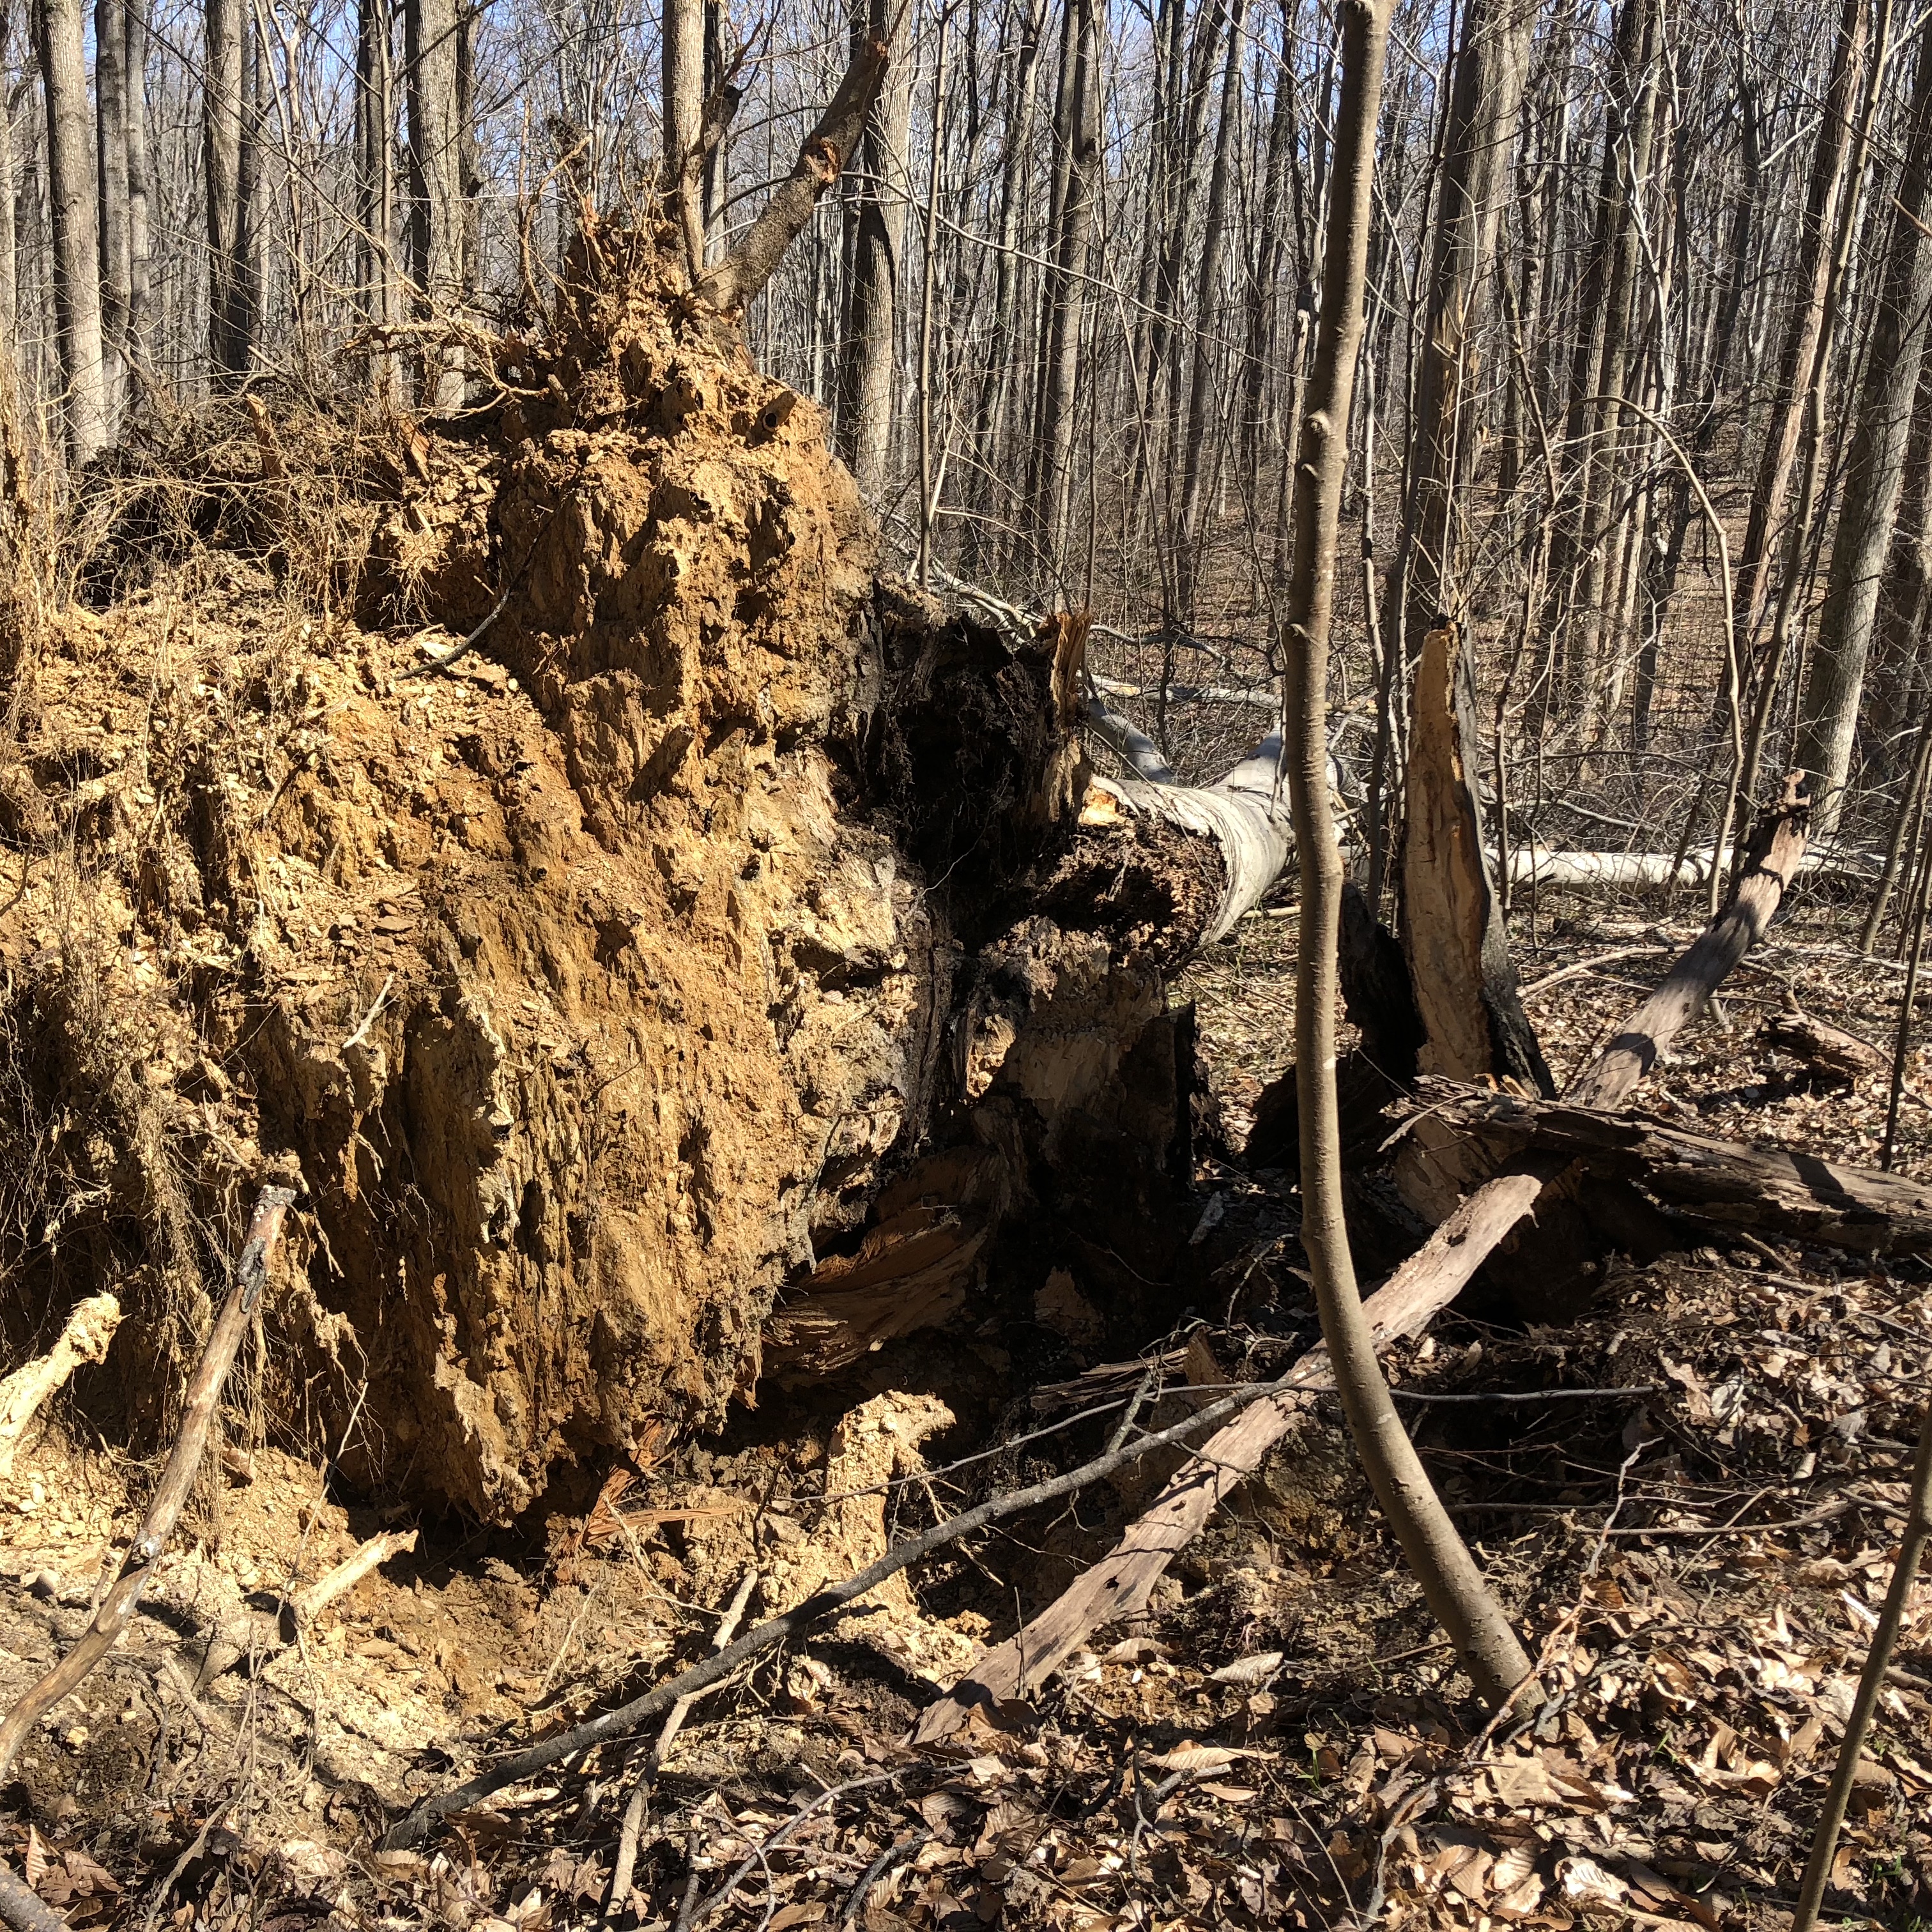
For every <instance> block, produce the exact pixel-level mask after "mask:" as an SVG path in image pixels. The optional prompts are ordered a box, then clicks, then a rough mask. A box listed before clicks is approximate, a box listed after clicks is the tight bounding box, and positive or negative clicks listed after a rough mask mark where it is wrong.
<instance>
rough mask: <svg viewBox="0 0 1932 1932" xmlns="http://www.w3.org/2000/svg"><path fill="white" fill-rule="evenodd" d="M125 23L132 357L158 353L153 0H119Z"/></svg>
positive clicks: (140, 360)
mask: <svg viewBox="0 0 1932 1932" xmlns="http://www.w3.org/2000/svg"><path fill="white" fill-rule="evenodd" d="M118 4H119V6H120V10H121V18H122V20H123V21H124V23H125V26H126V28H127V64H126V86H127V359H128V361H129V362H130V364H131V365H133V366H134V367H136V368H145V366H146V365H147V364H148V362H150V361H151V359H152V358H153V356H154V341H153V337H154V262H153V257H154V166H153V160H152V157H151V154H150V153H149V151H148V8H149V7H150V6H151V4H152V0H118Z"/></svg>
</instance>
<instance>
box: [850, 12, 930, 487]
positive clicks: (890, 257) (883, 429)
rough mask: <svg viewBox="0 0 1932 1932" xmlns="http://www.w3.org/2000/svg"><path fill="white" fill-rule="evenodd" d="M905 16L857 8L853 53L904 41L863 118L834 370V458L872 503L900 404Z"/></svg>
mask: <svg viewBox="0 0 1932 1932" xmlns="http://www.w3.org/2000/svg"><path fill="white" fill-rule="evenodd" d="M905 18H906V16H905V13H904V10H903V9H901V10H898V11H895V10H894V9H893V8H892V6H891V5H890V4H889V0H855V4H854V5H853V8H852V46H853V50H854V52H855V53H856V51H857V50H858V49H859V48H860V47H862V46H864V45H865V44H866V43H868V42H869V41H877V42H880V43H883V42H884V41H885V38H886V34H887V33H888V32H889V31H890V30H891V29H892V27H893V26H898V28H899V29H900V34H901V37H900V39H899V40H898V42H897V43H895V44H894V45H893V46H891V47H890V48H889V50H888V56H887V62H886V73H885V79H884V80H883V83H881V84H880V88H879V91H878V93H877V95H876V96H874V99H873V102H872V109H871V113H869V114H868V115H867V116H866V118H865V133H864V136H862V145H861V146H860V148H859V157H858V166H859V179H857V180H856V181H852V182H850V184H848V185H847V190H846V194H847V201H846V208H845V219H846V223H847V233H848V248H849V254H848V267H847V275H846V303H845V320H844V329H842V331H841V335H842V337H843V340H844V350H843V353H841V356H840V358H839V365H838V453H839V454H840V455H841V456H843V457H844V459H845V462H846V465H847V467H848V468H849V469H850V470H851V472H852V474H853V476H854V477H855V478H856V479H857V481H858V484H859V490H860V491H861V493H862V494H863V495H864V496H865V499H866V501H867V502H872V503H876V502H878V501H879V500H880V498H881V497H883V495H884V494H885V492H886V486H887V484H888V483H889V480H890V478H891V475H892V407H893V403H894V401H895V398H897V396H898V389H899V385H898V339H899V338H898V313H899V277H900V273H901V263H902V261H903V260H904V255H905V236H906V214H907V207H908V205H909V196H908V190H909V187H910V177H909V176H908V175H907V172H906V146H907V141H908V140H909V139H910V135H911V129H912V74H911V71H910V63H909V62H907V61H906V60H904V58H902V57H901V56H902V55H903V53H904V38H903V36H904V32H905Z"/></svg>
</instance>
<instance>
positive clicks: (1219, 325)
mask: <svg viewBox="0 0 1932 1932" xmlns="http://www.w3.org/2000/svg"><path fill="white" fill-rule="evenodd" d="M1246 5H1247V0H1229V8H1228V51H1227V58H1226V62H1225V64H1224V65H1223V68H1222V70H1221V113H1220V119H1219V121H1218V122H1217V124H1216V127H1215V130H1214V163H1213V166H1211V169H1210V170H1209V172H1208V212H1207V215H1206V217H1205V220H1203V222H1202V229H1201V265H1200V276H1201V281H1200V286H1199V288H1198V289H1197V290H1196V292H1195V305H1194V353H1193V357H1192V359H1191V360H1192V365H1193V374H1192V376H1191V377H1190V380H1189V383H1188V394H1187V435H1186V436H1185V437H1184V439H1183V440H1184V443H1185V445H1186V450H1185V454H1184V456H1183V458H1182V459H1181V521H1180V529H1179V530H1178V532H1177V535H1178V543H1177V544H1176V547H1175V577H1176V581H1177V584H1178V589H1177V590H1176V593H1175V609H1176V614H1177V615H1178V616H1179V618H1180V619H1181V622H1182V623H1184V624H1185V625H1187V626H1188V627H1189V628H1190V629H1191V628H1193V624H1194V593H1195V585H1196V580H1197V578H1198V575H1199V569H1200V564H1201V553H1202V548H1203V547H1204V546H1205V543H1206V541H1207V536H1206V532H1205V531H1204V530H1203V529H1202V511H1201V481H1202V477H1203V476H1204V475H1206V473H1207V471H1208V448H1207V446H1208V437H1209V434H1210V432H1211V425H1210V424H1209V422H1208V413H1209V410H1210V407H1211V402H1212V397H1211V393H1210V392H1211V389H1212V388H1213V386H1214V367H1215V363H1216V362H1217V358H1218V353H1219V338H1220V335H1222V333H1223V328H1224V324H1223V320H1222V318H1223V316H1224V315H1225V314H1226V310H1227V305H1226V300H1225V299H1224V297H1223V294H1222V292H1221V260H1222V256H1223V252H1224V251H1225V250H1226V245H1227V233H1228V220H1229V216H1228V197H1229V188H1230V180H1229V177H1230V176H1231V175H1232V172H1233V166H1232V156H1233V148H1234V145H1235V142H1234V135H1235V122H1236V121H1238V119H1239V118H1241V61H1242V58H1243V56H1244V55H1245V54H1246V52H1247V41H1246V40H1244V39H1243V37H1242V35H1241V23H1242V20H1243V17H1244V13H1245V11H1246ZM1220 427H1222V428H1225V425H1221V426H1220Z"/></svg>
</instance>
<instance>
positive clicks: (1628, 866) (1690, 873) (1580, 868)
mask: <svg viewBox="0 0 1932 1932" xmlns="http://www.w3.org/2000/svg"><path fill="white" fill-rule="evenodd" d="M1717 863H1718V854H1717V853H1715V851H1714V850H1712V848H1711V847H1709V846H1708V845H1707V846H1706V847H1703V849H1702V850H1698V851H1695V852H1687V853H1685V855H1684V856H1683V857H1682V859H1679V857H1678V856H1677V855H1676V853H1674V852H1577V851H1566V850H1558V851H1552V850H1550V849H1549V848H1548V847H1544V846H1541V845H1517V846H1513V847H1511V850H1510V855H1509V877H1510V883H1511V885H1512V886H1532V885H1534V886H1580V887H1585V888H1588V887H1590V886H1610V887H1612V888H1619V887H1621V888H1623V889H1626V890H1629V891H1637V892H1641V891H1649V890H1652V889H1662V888H1663V887H1665V886H1705V885H1709V883H1710V882H1711V868H1712V866H1713V865H1715V864H1717ZM1879 869H1880V865H1879V860H1877V859H1874V858H1871V857H1870V856H1867V855H1866V854H1864V853H1856V852H1829V851H1821V852H1811V853H1806V855H1805V859H1804V862H1803V863H1802V865H1801V866H1800V867H1799V870H1800V871H1802V872H1803V873H1805V874H1806V875H1807V876H1808V877H1814V878H1826V879H1842V880H1846V881H1848V882H1849V883H1852V884H1855V885H1861V886H1869V885H1870V883H1872V882H1873V880H1875V879H1876V878H1877V877H1878V876H1879Z"/></svg>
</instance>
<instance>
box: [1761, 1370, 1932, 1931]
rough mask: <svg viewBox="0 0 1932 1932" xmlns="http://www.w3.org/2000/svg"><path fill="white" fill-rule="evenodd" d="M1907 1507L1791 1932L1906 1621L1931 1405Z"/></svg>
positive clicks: (1840, 1810) (1826, 1879)
mask: <svg viewBox="0 0 1932 1932" xmlns="http://www.w3.org/2000/svg"><path fill="white" fill-rule="evenodd" d="M1906 1507H1907V1509H1908V1511H1909V1514H1908V1515H1907V1517H1906V1524H1905V1534H1904V1535H1903V1536H1902V1537H1900V1538H1899V1542H1898V1558H1897V1562H1894V1564H1893V1565H1892V1566H1891V1588H1890V1589H1888V1590H1887V1591H1886V1592H1885V1604H1884V1607H1883V1608H1882V1609H1881V1610H1879V1615H1878V1625H1877V1628H1876V1629H1875V1630H1873V1632H1872V1637H1871V1646H1870V1649H1868V1650H1867V1652H1865V1667H1864V1670H1863V1671H1862V1672H1861V1673H1860V1674H1859V1677H1858V1697H1857V1698H1856V1699H1855V1701H1854V1702H1853V1703H1852V1715H1851V1716H1850V1717H1849V1718H1847V1719H1846V1723H1845V1735H1844V1739H1843V1742H1842V1743H1841V1744H1840V1745H1839V1746H1838V1767H1837V1769H1835V1771H1834V1772H1832V1787H1831V1789H1830V1790H1829V1791H1828V1792H1827V1793H1826V1795H1825V1809H1824V1812H1823V1815H1822V1816H1821V1817H1820V1819H1819V1820H1818V1832H1817V1837H1816V1838H1814V1839H1813V1840H1812V1841H1811V1858H1810V1859H1809V1860H1808V1862H1807V1863H1806V1864H1805V1883H1804V1885H1803V1888H1802V1889H1801V1890H1800V1891H1799V1894H1798V1909H1797V1911H1796V1912H1795V1913H1794V1914H1793V1916H1792V1920H1791V1932H1811V1928H1812V1927H1814V1925H1816V1924H1817V1922H1818V1909H1819V1907H1820V1906H1821V1905H1823V1903H1824V1902H1825V1888H1826V1885H1829V1883H1830V1882H1831V1878H1832V1864H1833V1862H1834V1861H1835V1859H1836V1858H1837V1856H1838V1832H1839V1829H1840V1827H1841V1826H1843V1823H1844V1822H1845V1810H1846V1806H1847V1805H1849V1804H1850V1802H1851V1799H1852V1784H1853V1783H1854V1781H1855V1780H1856V1778H1857V1777H1858V1757H1859V1754H1860V1753H1861V1751H1863V1750H1864V1742H1865V1736H1866V1734H1867V1733H1868V1732H1869V1731H1870V1729H1871V1721H1872V1713H1873V1712H1874V1711H1876V1709H1878V1700H1879V1692H1880V1691H1882V1690H1883V1689H1884V1688H1885V1670H1886V1667H1887V1666H1888V1665H1889V1664H1891V1653H1892V1649H1893V1647H1894V1646H1895V1645H1896V1644H1897V1642H1898V1631H1899V1626H1900V1625H1901V1624H1903V1622H1904V1621H1905V1604H1906V1598H1909V1596H1910V1595H1911V1594H1912V1580H1913V1578H1914V1577H1916V1576H1917V1575H1918V1559H1919V1558H1920V1556H1921V1555H1922V1554H1923V1553H1924V1548H1925V1541H1926V1538H1927V1537H1928V1536H1932V1403H1927V1405H1926V1409H1925V1415H1924V1420H1923V1421H1921V1423H1920V1424H1919V1426H1918V1460H1917V1461H1916V1463H1914V1464H1913V1466H1912V1493H1911V1500H1910V1502H1909V1503H1908V1505H1907V1506H1906Z"/></svg>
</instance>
